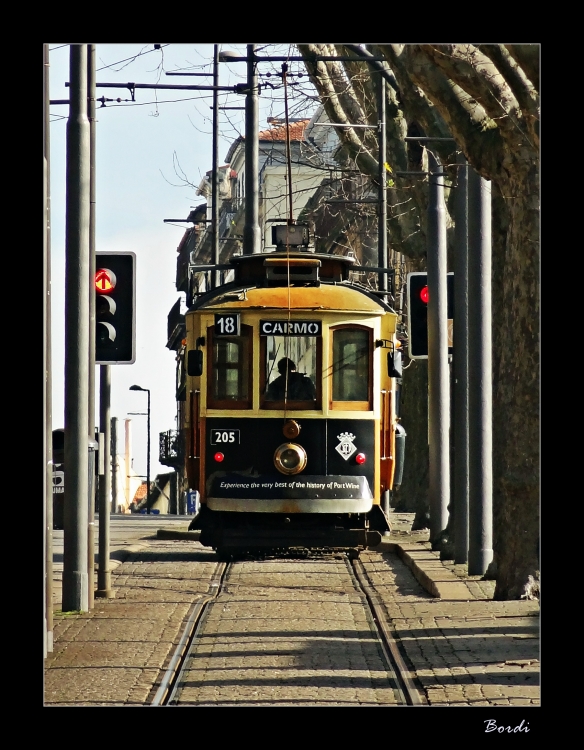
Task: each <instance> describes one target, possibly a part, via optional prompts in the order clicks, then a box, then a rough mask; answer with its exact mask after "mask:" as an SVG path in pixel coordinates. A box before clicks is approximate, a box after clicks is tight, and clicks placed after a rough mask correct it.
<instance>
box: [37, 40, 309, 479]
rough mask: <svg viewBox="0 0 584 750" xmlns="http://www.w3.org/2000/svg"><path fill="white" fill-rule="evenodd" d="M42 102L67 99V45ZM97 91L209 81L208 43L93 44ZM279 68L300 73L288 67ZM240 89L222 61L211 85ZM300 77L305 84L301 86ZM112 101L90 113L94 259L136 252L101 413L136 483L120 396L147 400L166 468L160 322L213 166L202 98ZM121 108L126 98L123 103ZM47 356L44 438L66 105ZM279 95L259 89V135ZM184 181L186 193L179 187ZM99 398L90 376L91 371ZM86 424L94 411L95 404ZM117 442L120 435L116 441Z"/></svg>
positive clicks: (135, 433)
mask: <svg viewBox="0 0 584 750" xmlns="http://www.w3.org/2000/svg"><path fill="white" fill-rule="evenodd" d="M219 49H220V50H233V51H235V52H238V53H240V54H245V45H241V44H219ZM49 52H50V54H49V63H50V68H49V71H50V84H49V88H50V91H49V94H50V99H51V100H55V99H68V98H69V89H68V88H66V87H65V83H66V82H67V81H69V80H70V75H69V45H67V44H49ZM96 53H97V54H96V69H97V76H96V78H97V82H98V83H102V82H103V83H106V82H107V83H115V82H120V83H122V84H125V83H126V82H128V81H133V82H135V83H166V84H169V83H170V84H183V85H188V84H191V85H192V84H202V85H211V84H212V82H213V81H212V67H213V66H212V63H213V45H212V44H163V45H161V49H155V48H154V44H97V45H96ZM258 53H260V54H288V53H290V54H298V53H297V52H296V50H295V49H294V47H292V46H290V45H282V44H279V45H258ZM280 66H281V63H273V64H269V63H263V64H261V66H260V71H261V74H262V75H261V76H260V82H261V81H264V82H270V81H271V82H272V83H273V82H274V81H277V79H275V78H269V77H267V75H266V74H267V73H269V72H270V71H272V72H276V71H277V70H280V69H281V68H280ZM179 70H180V71H182V72H208V73H209V76H208V77H182V76H167V75H166V72H167V71H179ZM290 71H291V72H294V71H299V72H300V71H304V68H303V66H302V63H291V65H290ZM245 80H246V64H245V63H244V62H243V63H229V64H227V63H222V64H221V65H220V73H219V84H220V85H222V86H223V85H229V86H231V85H235V84H236V83H243V82H245ZM305 80H306V79H305ZM102 96H105V97H106V98H109V99H118V98H120V99H122V101H121V102H120V103H118V102H116V101H112V102H106V103H105V104H106V106H101V103H98V105H97V126H96V250H97V251H98V252H99V251H102V252H113V251H132V252H134V253H135V254H136V286H137V292H136V361H135V363H134V364H133V365H112V367H111V372H112V391H111V416H112V417H117V418H118V420H119V423H120V424H123V422H124V420H125V419H128V418H129V419H131V420H132V427H131V430H132V458H133V468H134V471H135V472H136V473H137V474H139V475H142V476H145V475H146V453H147V430H146V416H141V415H138V416H134V415H132V414H131V412H146V404H147V394H146V393H142V392H139V391H129V390H128V389H129V387H130V386H131V385H134V384H136V385H140V386H141V387H142V388H148V389H150V391H151V455H150V475H151V477H152V478H153V477H154V476H155V475H156V474H158V473H160V472H168V471H171V469H170V468H169V467H167V466H163V465H161V464H159V463H158V434H159V433H160V432H165V431H167V430H172V429H176V401H175V367H176V363H175V352H173V351H172V350H170V349H167V348H166V341H167V315H168V312H169V311H170V309H171V307H172V306H173V305H174V304H175V303H176V300H177V299H178V298H179V297H183V298H184V294H181V293H179V292H177V290H176V286H175V278H176V257H177V255H176V249H177V247H178V245H179V243H180V240H181V238H182V236H183V234H184V231H185V229H186V228H187V227H189V226H191V225H189V224H186V223H182V224H176V223H175V224H168V223H166V224H165V223H164V219H179V218H182V219H186V217H187V215H188V214H189V212H190V210H191V209H192V208H193V207H194V206H197V205H199V204H201V203H203V202H204V199H203V198H202V197H201V196H197V194H196V187H197V186H198V185H199V183H200V181H201V179H202V178H203V176H204V174H205V172H207V171H208V170H210V169H211V166H212V120H211V117H212V109H211V107H212V92H210V91H209V92H199V91H176V90H158V91H154V90H152V89H142V90H140V89H138V90H136V93H135V102H132V101H131V95H130V92H129V91H128V89H127V88H120V89H111V88H98V89H97V98H98V99H99V98H100V97H102ZM126 100H127V101H126ZM297 102H298V104H297V105H293V106H292V107H291V111H290V116H291V117H295V116H299V115H300V114H301V115H303V116H310V114H312V112H313V111H314V108H315V106H316V105H315V103H314V102H311V101H310V100H307V99H306V98H305V97H301V96H298V98H297ZM244 104H245V97H244V96H240V95H237V94H234V93H222V94H221V95H220V99H219V106H220V107H223V106H227V107H238V106H240V107H243V106H244ZM50 112H51V118H50V119H51V126H50V139H51V150H50V174H51V185H50V192H51V299H52V302H51V305H52V306H51V315H52V321H51V323H52V329H51V347H52V384H53V402H52V415H53V429H57V428H62V427H63V426H64V416H63V412H64V362H65V352H64V343H65V326H64V318H65V208H66V184H65V177H66V171H65V170H66V125H67V117H68V113H69V107H68V106H67V105H51V107H50ZM244 115H245V113H244V111H243V110H221V111H220V115H219V117H220V129H219V130H220V142H219V159H220V163H221V164H223V163H224V162H223V160H224V158H225V156H226V154H227V152H228V150H229V147H230V146H231V144H232V143H233V141H234V140H235V139H236V138H237V137H238V135H242V134H243V133H244ZM283 115H284V104H283V98H282V96H281V92H280V91H278V90H273V89H271V88H270V87H269V86H268V87H265V88H264V89H263V91H262V94H261V96H260V117H259V124H260V129H264V128H267V127H268V123H267V118H268V117H283ZM189 183H190V184H189ZM96 394H97V398H98V397H99V367H96ZM95 413H96V426H97V425H98V424H99V403H98V401H97V400H96V411H95ZM120 440H123V432H121V434H120Z"/></svg>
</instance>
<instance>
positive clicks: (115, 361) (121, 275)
mask: <svg viewBox="0 0 584 750" xmlns="http://www.w3.org/2000/svg"><path fill="white" fill-rule="evenodd" d="M95 255H96V258H95V261H96V262H95V266H96V270H95V363H96V364H98V365H131V364H133V363H134V361H135V360H136V336H135V330H136V255H135V253H99V252H98V253H96V254H95Z"/></svg>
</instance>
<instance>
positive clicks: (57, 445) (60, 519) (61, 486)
mask: <svg viewBox="0 0 584 750" xmlns="http://www.w3.org/2000/svg"><path fill="white" fill-rule="evenodd" d="M64 462H65V430H53V528H54V529H62V528H63V527H64V523H65V520H64V516H65V472H64V471H63V469H64Z"/></svg>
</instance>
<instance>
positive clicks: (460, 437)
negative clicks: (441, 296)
mask: <svg viewBox="0 0 584 750" xmlns="http://www.w3.org/2000/svg"><path fill="white" fill-rule="evenodd" d="M461 161H464V157H462V155H461ZM467 177H468V167H467V166H460V167H459V168H458V185H457V187H456V202H455V207H454V210H455V220H456V224H455V228H454V309H455V311H456V312H455V315H456V319H455V321H454V347H453V353H454V493H453V494H454V562H455V563H457V564H461V563H466V562H467V561H468V428H469V425H468V181H467Z"/></svg>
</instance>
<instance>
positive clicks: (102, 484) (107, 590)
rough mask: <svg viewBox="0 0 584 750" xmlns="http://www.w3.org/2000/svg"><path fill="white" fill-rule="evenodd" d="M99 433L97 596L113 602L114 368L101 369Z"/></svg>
mask: <svg viewBox="0 0 584 750" xmlns="http://www.w3.org/2000/svg"><path fill="white" fill-rule="evenodd" d="M99 375H100V378H99V429H100V432H103V434H104V440H103V450H104V456H103V465H104V470H103V476H101V477H100V480H99V568H98V571H97V591H96V592H95V595H96V596H98V597H101V598H106V599H110V598H111V597H112V596H113V591H112V587H111V569H110V508H111V501H110V497H111V489H112V481H111V472H110V462H111V449H110V444H111V428H110V424H111V422H110V403H111V366H110V365H101V366H100V368H99Z"/></svg>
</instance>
